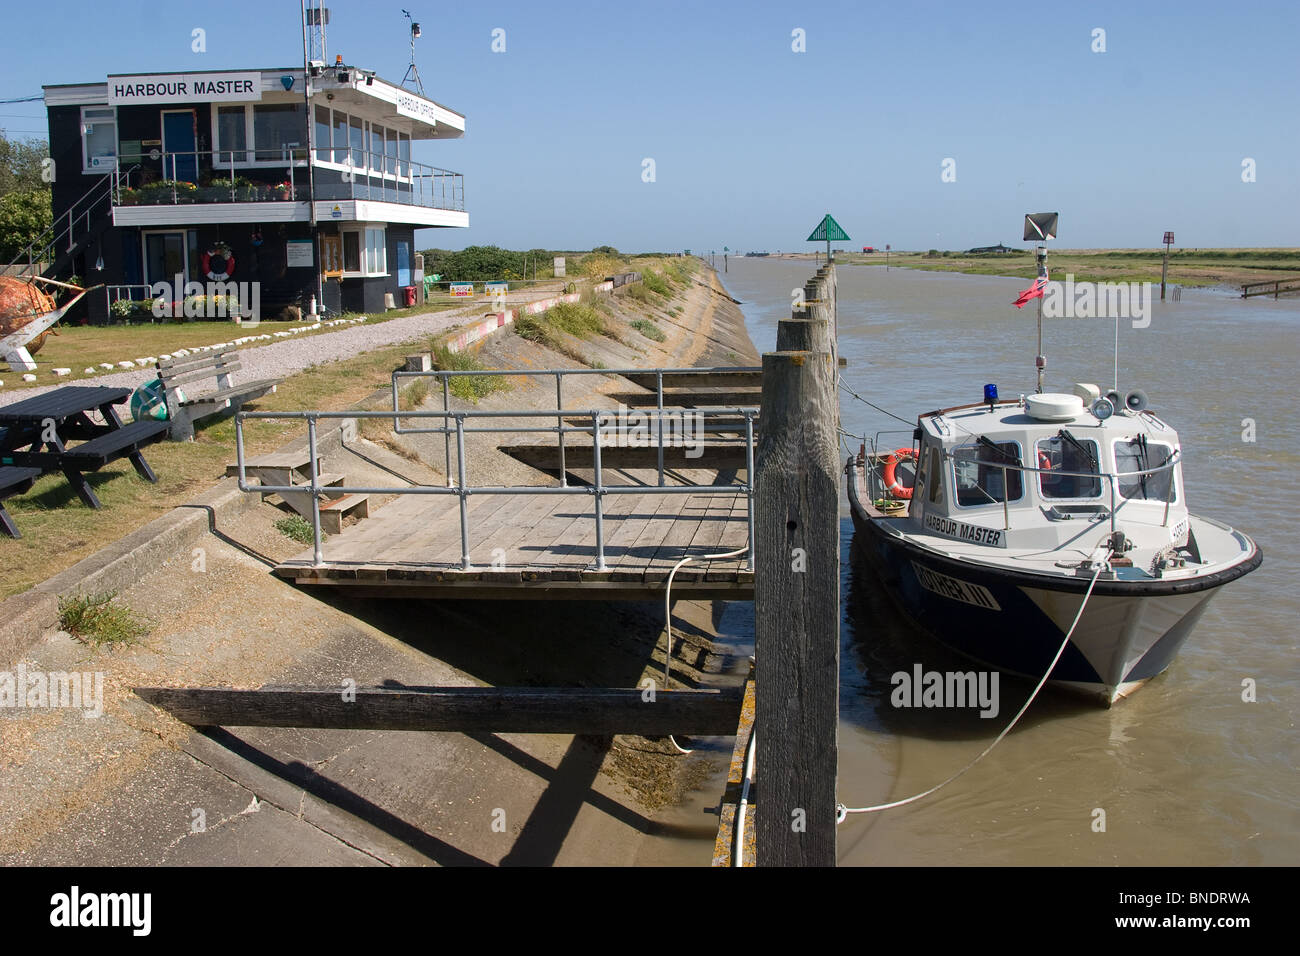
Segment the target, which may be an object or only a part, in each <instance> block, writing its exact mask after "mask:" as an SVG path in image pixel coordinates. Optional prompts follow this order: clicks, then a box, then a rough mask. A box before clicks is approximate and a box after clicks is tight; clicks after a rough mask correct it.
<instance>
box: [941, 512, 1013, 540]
mask: <svg viewBox="0 0 1300 956" xmlns="http://www.w3.org/2000/svg"><path fill="white" fill-rule="evenodd" d="M925 526H926V527H927V528H929V529H930V530H931V531H937V532H939V534H944V535H947V536H948V537H950V538H960V539H961V540H963V541H973V542H974V543H975V544H991V545H993V546H994V547H995V548H1001V547H1005V542H1004V540H1003V535H1002V530H1001V529H1000V528H982V527H980V526H979V525H975V524H966V523H965V522H964V521H954V520H953V519H952V518H945V517H943V516H942V515H934V514H927V515H926V516H925Z"/></svg>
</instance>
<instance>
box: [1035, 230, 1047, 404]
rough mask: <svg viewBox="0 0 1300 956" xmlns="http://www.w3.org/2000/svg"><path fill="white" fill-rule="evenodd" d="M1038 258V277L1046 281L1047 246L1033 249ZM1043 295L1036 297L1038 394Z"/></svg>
mask: <svg viewBox="0 0 1300 956" xmlns="http://www.w3.org/2000/svg"><path fill="white" fill-rule="evenodd" d="M1034 254H1035V256H1036V257H1037V259H1038V278H1039V279H1040V280H1041V281H1042V282H1047V246H1046V245H1043V244H1042V243H1040V244H1039V245H1038V247H1037V248H1036V249H1035V250H1034ZM1043 298H1044V297H1043V296H1041V295H1040V296H1039V297H1038V354H1037V355H1036V356H1035V357H1034V365H1035V366H1036V367H1037V369H1038V394H1039V395H1041V394H1043V375H1044V373H1045V372H1046V371H1047V356H1045V355H1044V354H1043Z"/></svg>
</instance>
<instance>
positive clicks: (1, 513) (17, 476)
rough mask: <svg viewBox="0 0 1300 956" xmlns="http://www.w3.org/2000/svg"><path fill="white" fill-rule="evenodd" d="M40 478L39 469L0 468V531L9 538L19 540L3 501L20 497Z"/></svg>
mask: <svg viewBox="0 0 1300 956" xmlns="http://www.w3.org/2000/svg"><path fill="white" fill-rule="evenodd" d="M40 476H41V470H40V469H39V468H19V467H16V466H14V465H10V466H8V467H4V468H0V531H3V532H4V533H5V534H7V535H9V537H11V538H21V537H22V535H21V534H19V533H18V526H17V525H15V524H14V519H13V518H11V517H10V516H9V512H8V511H6V510H5V504H4V502H5V499H6V498H12V497H13V496H14V495H21V494H22V493H23V492H24V491H28V490H30V489H31V487H32V482H34V481H35V480H36V479H37V478H39V477H40Z"/></svg>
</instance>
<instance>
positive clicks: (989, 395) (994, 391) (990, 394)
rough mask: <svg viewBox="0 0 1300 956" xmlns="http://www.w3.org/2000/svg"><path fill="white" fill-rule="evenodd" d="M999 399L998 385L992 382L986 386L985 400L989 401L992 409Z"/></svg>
mask: <svg viewBox="0 0 1300 956" xmlns="http://www.w3.org/2000/svg"><path fill="white" fill-rule="evenodd" d="M997 400H998V387H997V386H996V385H994V384H993V383H991V382H990V383H989V384H988V385H985V386H984V401H986V402H988V403H989V408H990V409H992V408H993V404H994V403H995V402H996V401H997Z"/></svg>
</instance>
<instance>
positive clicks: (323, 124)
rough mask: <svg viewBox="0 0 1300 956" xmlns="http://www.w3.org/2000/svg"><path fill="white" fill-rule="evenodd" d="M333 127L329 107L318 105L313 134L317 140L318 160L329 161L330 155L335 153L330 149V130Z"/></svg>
mask: <svg viewBox="0 0 1300 956" xmlns="http://www.w3.org/2000/svg"><path fill="white" fill-rule="evenodd" d="M332 129H333V127H332V125H331V124H330V111H329V107H327V106H318V107H316V129H315V130H314V131H313V136H314V137H315V140H316V143H315V146H316V158H317V159H318V160H325V161H326V162H328V161H329V159H330V157H331V156H333V155H334V153H333V151H332V150H331V149H330V131H331V130H332Z"/></svg>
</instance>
